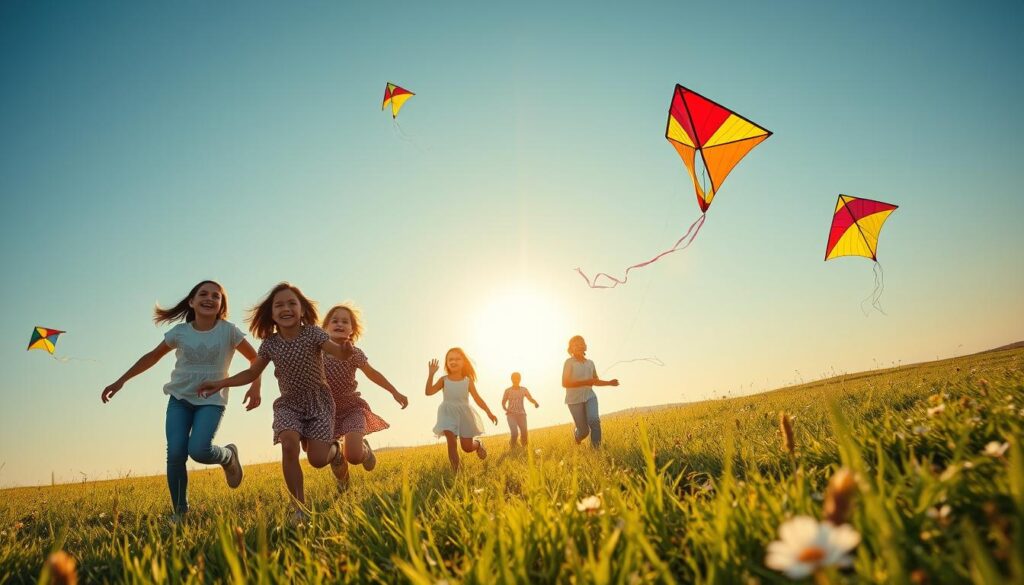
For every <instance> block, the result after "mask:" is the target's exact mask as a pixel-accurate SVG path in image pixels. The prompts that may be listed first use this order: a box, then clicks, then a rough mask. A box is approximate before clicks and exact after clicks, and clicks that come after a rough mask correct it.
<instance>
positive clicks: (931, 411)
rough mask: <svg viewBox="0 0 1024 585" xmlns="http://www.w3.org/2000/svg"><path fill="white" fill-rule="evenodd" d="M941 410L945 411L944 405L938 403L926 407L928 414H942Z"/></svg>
mask: <svg viewBox="0 0 1024 585" xmlns="http://www.w3.org/2000/svg"><path fill="white" fill-rule="evenodd" d="M943 412H946V405H945V404H941V403H940V404H939V405H938V406H933V407H932V408H929V409H928V416H930V417H931V416H935V415H938V414H942V413H943Z"/></svg>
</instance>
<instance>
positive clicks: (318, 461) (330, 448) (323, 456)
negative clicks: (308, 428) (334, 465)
mask: <svg viewBox="0 0 1024 585" xmlns="http://www.w3.org/2000/svg"><path fill="white" fill-rule="evenodd" d="M306 447H307V451H306V458H307V459H308V460H309V464H310V465H312V466H313V467H315V468H317V469H320V468H321V467H324V466H325V465H327V464H328V463H330V462H331V460H333V459H334V456H335V455H337V453H338V443H336V442H335V443H328V442H327V441H317V440H314V439H309V440H308V441H306ZM296 458H297V457H296Z"/></svg>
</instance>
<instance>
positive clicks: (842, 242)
mask: <svg viewBox="0 0 1024 585" xmlns="http://www.w3.org/2000/svg"><path fill="white" fill-rule="evenodd" d="M897 207H898V206H897V205H893V204H891V203H883V202H881V201H874V200H871V199H863V198H861V197H851V196H849V195H840V196H839V199H838V200H837V201H836V210H835V213H834V214H833V215H832V228H831V229H830V230H829V232H828V242H827V243H826V244H825V261H826V262H828V261H829V260H831V259H833V258H839V257H841V256H863V257H865V258H870V259H871V260H872V261H874V263H875V265H874V271H875V290H874V292H872V293H871V296H869V297H868V298H866V299H864V301H865V302H867V301H868V300H870V301H871V305H872V306H873V307H874V308H875V309H876V310H878V312H880V313H883V314H884V313H885V311H883V310H882V307H881V304H880V303H879V299H880V298H881V296H882V290H883V289H884V287H885V285H884V281H883V276H884V275H883V273H882V265H881V264H879V263H878V236H879V235H880V234H881V232H882V225H883V224H884V223H885V220H887V219H889V215H890V214H892V212H893V211H896V208H897ZM863 304H864V303H863V302H862V303H861V306H862V308H863Z"/></svg>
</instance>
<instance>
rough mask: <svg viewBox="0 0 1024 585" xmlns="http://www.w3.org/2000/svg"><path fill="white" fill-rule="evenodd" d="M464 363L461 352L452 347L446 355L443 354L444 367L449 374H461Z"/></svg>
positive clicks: (456, 375) (457, 375)
mask: <svg viewBox="0 0 1024 585" xmlns="http://www.w3.org/2000/svg"><path fill="white" fill-rule="evenodd" d="M464 364H465V360H464V359H463V357H462V352H460V351H456V350H454V349H453V350H450V351H449V352H448V355H446V356H444V369H445V371H446V372H448V375H449V376H455V377H459V376H461V375H462V367H463V365H464Z"/></svg>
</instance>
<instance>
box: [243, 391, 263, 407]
mask: <svg viewBox="0 0 1024 585" xmlns="http://www.w3.org/2000/svg"><path fill="white" fill-rule="evenodd" d="M262 402H263V398H262V397H261V396H260V389H259V388H253V387H250V388H249V391H248V392H246V393H245V398H243V399H242V404H244V405H245V410H247V411H248V410H252V409H254V408H256V407H257V406H259V405H260V403H262Z"/></svg>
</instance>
